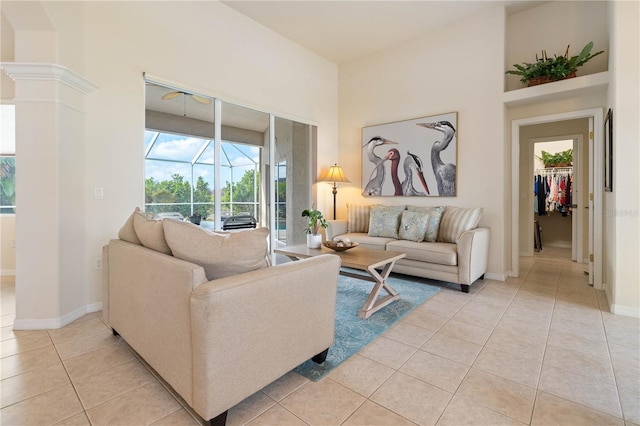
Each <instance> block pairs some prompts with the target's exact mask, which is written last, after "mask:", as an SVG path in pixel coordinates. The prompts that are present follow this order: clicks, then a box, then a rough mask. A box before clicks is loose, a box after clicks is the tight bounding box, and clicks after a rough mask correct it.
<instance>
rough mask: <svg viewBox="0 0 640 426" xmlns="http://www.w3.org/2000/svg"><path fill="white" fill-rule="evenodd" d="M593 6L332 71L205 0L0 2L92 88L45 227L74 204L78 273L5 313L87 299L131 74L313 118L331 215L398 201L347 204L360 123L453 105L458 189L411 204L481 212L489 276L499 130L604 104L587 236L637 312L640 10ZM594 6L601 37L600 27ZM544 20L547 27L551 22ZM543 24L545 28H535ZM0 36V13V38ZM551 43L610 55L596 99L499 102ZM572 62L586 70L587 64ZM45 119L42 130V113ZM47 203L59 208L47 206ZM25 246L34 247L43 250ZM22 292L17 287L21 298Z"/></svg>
mask: <svg viewBox="0 0 640 426" xmlns="http://www.w3.org/2000/svg"><path fill="white" fill-rule="evenodd" d="M602 4H603V3H602V2H550V3H545V4H544V5H542V6H539V7H537V8H535V9H532V10H530V11H527V12H523V13H522V14H518V15H514V16H513V17H510V18H509V19H508V20H507V19H506V17H505V15H504V13H503V10H502V9H495V10H493V11H490V12H485V13H482V14H481V15H478V16H475V17H471V18H468V19H465V20H464V21H462V22H459V23H456V24H453V25H451V26H449V27H445V28H441V29H439V30H438V31H437V32H435V33H433V34H428V35H425V36H424V37H421V38H419V39H416V40H414V41H413V42H409V43H406V44H404V45H402V46H398V47H396V48H394V49H392V50H389V51H386V52H382V53H379V54H375V55H372V56H370V57H368V58H364V59H361V60H358V61H355V62H352V63H347V64H344V65H341V66H340V67H339V71H340V72H339V74H338V67H337V66H336V65H335V64H332V63H330V62H328V61H326V60H324V59H321V58H319V57H318V56H316V55H314V54H312V53H310V52H308V51H306V50H304V49H302V48H300V47H299V46H298V45H295V44H294V43H291V42H289V41H287V40H285V39H283V38H282V37H281V36H279V35H277V34H274V33H273V32H271V31H269V30H267V29H265V28H263V27H260V26H259V25H256V24H255V22H253V21H251V20H250V19H248V18H246V17H243V16H241V15H239V14H237V13H235V12H234V11H232V10H230V9H229V8H227V7H226V6H224V5H223V4H220V3H217V2H188V3H186V2H183V3H177V2H153V3H151V2H87V3H82V4H81V3H79V2H66V3H58V2H43V3H39V2H16V3H13V2H7V1H3V2H2V3H0V7H1V8H2V11H3V14H4V13H5V11H10V10H11V9H12V8H13V9H14V12H15V9H16V8H19V7H27V6H28V8H29V13H14V14H13V16H14V19H11V18H10V19H8V20H9V22H10V24H11V26H14V27H15V26H16V24H17V23H20V26H19V27H18V28H15V30H16V33H15V34H14V35H15V36H16V37H15V40H16V44H18V45H20V49H17V50H16V53H15V58H16V60H27V58H34V57H35V58H36V59H35V60H44V59H42V58H47V59H46V61H51V62H57V63H60V64H61V65H65V66H68V67H70V68H72V69H73V70H74V71H77V72H79V73H80V74H81V75H83V76H85V77H86V78H87V79H88V80H89V81H91V82H92V83H94V84H96V85H97V86H98V90H97V91H96V92H94V93H92V94H89V95H86V97H85V99H84V100H83V102H82V104H83V106H82V108H83V111H82V115H83V119H82V120H81V122H80V124H79V126H80V128H82V129H83V131H82V132H83V133H82V134H83V137H82V142H83V146H84V148H83V153H82V158H83V159H84V163H82V164H72V165H70V166H69V165H68V164H67V163H64V166H65V167H67V166H69V167H71V169H70V172H71V173H73V174H75V175H77V176H78V177H79V179H80V183H81V189H80V194H81V195H79V196H77V195H76V196H74V195H73V194H69V195H68V196H69V197H71V199H70V200H71V202H70V203H66V204H62V205H58V204H56V203H54V204H53V209H54V211H53V214H54V219H55V220H54V223H53V226H54V229H55V230H56V232H63V231H64V230H65V229H67V228H66V227H70V228H72V229H75V230H78V229H79V226H80V225H79V224H78V223H75V224H74V222H73V221H69V222H65V223H64V226H61V225H62V223H61V221H63V220H64V219H62V218H64V217H66V216H65V215H68V217H76V214H77V213H76V211H74V210H73V209H78V208H79V209H80V210H79V214H80V215H81V217H82V220H81V221H80V223H81V226H82V229H80V230H79V231H78V232H80V235H79V236H77V237H76V238H79V240H80V241H81V247H80V250H81V252H82V255H81V256H79V258H78V259H75V260H74V259H73V258H72V256H69V258H68V259H67V261H66V263H60V264H61V265H62V267H63V268H64V269H69V268H75V269H78V270H80V275H79V276H78V277H71V278H69V279H70V280H71V282H65V281H64V280H66V279H67V278H64V279H63V278H59V279H58V281H59V282H60V284H61V285H62V286H64V287H65V288H68V289H69V291H63V290H59V291H57V293H56V294H54V296H55V297H54V298H50V297H49V296H48V295H43V294H39V295H38V294H36V295H33V294H29V295H28V297H29V298H27V299H21V298H20V297H19V298H18V299H19V303H21V300H22V303H24V306H23V307H22V308H23V310H22V311H19V313H18V315H22V316H23V317H24V318H43V317H44V318H51V317H60V316H62V315H64V314H65V312H62V311H60V310H58V308H59V307H60V306H61V305H62V303H59V304H58V305H56V306H53V305H55V302H54V303H52V302H51V300H58V299H59V298H60V297H63V296H64V298H65V300H72V302H71V305H72V306H66V307H65V309H67V310H68V309H71V310H73V309H74V304H77V303H78V301H77V299H74V298H73V297H72V296H69V297H67V295H68V293H73V294H78V295H79V297H80V300H81V301H82V302H81V303H84V304H87V305H89V304H92V303H97V302H99V301H100V299H101V298H100V277H99V271H95V270H94V269H93V262H94V259H95V258H96V257H97V256H99V253H100V247H101V246H102V244H104V243H105V242H106V241H107V240H108V239H109V238H111V237H113V236H114V235H115V234H116V233H117V230H118V228H119V227H120V225H121V224H122V222H123V221H124V219H125V218H126V217H127V216H128V214H129V213H130V211H131V210H132V209H133V207H134V206H136V205H140V204H142V201H143V188H142V182H143V176H144V174H143V168H142V137H143V136H142V131H143V123H144V98H143V93H144V90H143V82H142V73H143V72H145V71H146V72H148V73H151V74H153V75H154V76H158V77H161V78H163V79H166V80H168V81H171V82H174V83H175V84H178V85H181V86H183V87H185V88H186V89H192V90H195V91H198V92H201V93H203V94H207V95H212V96H219V97H221V98H223V99H224V100H228V101H231V102H236V103H238V104H241V105H245V106H250V107H257V108H258V109H265V110H268V111H272V112H275V113H277V114H279V115H281V116H285V117H288V118H293V119H298V120H299V121H307V122H308V121H311V122H312V123H313V124H317V125H318V154H319V159H318V168H319V169H320V168H322V167H325V166H326V165H327V164H333V163H334V162H338V163H340V164H341V165H342V166H343V167H344V169H345V172H346V174H347V176H348V177H349V179H351V181H352V182H353V184H351V185H346V184H345V185H342V184H341V185H340V188H339V193H338V216H339V217H345V213H346V209H345V203H346V202H347V201H354V202H365V201H366V202H381V201H384V202H389V203H401V202H402V203H404V199H391V198H387V199H384V200H381V199H366V200H365V199H363V198H362V197H361V195H360V188H359V184H358V182H359V179H360V164H361V151H360V149H361V134H360V131H361V128H362V127H363V126H368V125H372V124H380V123H387V122H391V121H398V120H405V119H410V118H417V117H423V116H427V115H433V114H440V113H445V112H451V111H457V112H458V122H459V135H458V136H459V139H458V140H459V142H458V143H459V145H458V167H459V173H460V174H459V181H458V182H459V195H458V197H456V198H447V199H436V198H427V199H420V200H415V204H423V205H439V204H444V203H446V204H455V205H461V206H484V207H485V212H484V215H483V218H482V221H481V224H482V225H485V226H489V227H490V228H491V229H492V241H491V257H490V264H489V271H490V273H492V274H495V276H497V277H499V276H501V275H505V274H507V273H508V267H507V265H510V264H511V259H510V250H511V234H510V232H511V231H510V229H511V223H510V209H511V200H510V194H511V188H510V186H509V184H508V183H507V184H504V182H505V181H508V179H509V178H510V143H511V141H510V137H508V136H505V134H507V135H508V134H509V129H510V123H511V121H512V120H514V119H518V118H523V117H535V116H542V115H548V114H554V113H560V112H567V111H576V110H585V109H590V108H602V107H609V106H610V107H612V108H613V109H614V111H615V114H616V115H615V123H616V124H615V126H616V127H615V131H616V136H615V141H616V146H615V151H616V153H618V154H617V155H616V157H615V161H616V166H615V170H616V171H615V173H616V174H615V176H614V185H615V192H614V193H607V194H605V203H606V205H605V209H606V215H607V218H608V219H607V221H606V223H605V240H604V241H602V242H601V243H602V244H603V246H604V250H605V281H606V282H607V284H608V297H609V300H610V302H611V304H612V306H613V308H614V311H616V312H619V313H624V314H627V315H634V316H638V315H639V312H640V296H639V289H640V284H639V282H638V276H640V273H639V272H640V271H639V266H638V265H639V264H638V262H637V259H638V258H640V253H639V245H638V244H637V241H640V226H639V224H638V222H639V220H638V205H639V196H640V190H639V188H638V186H639V185H640V184H639V183H638V182H640V178H639V176H638V167H637V165H638V163H639V157H640V156H639V154H638V144H637V143H634V142H637V141H638V140H640V131H639V130H638V120H637V117H638V115H639V114H640V108H639V107H638V99H639V98H640V96H639V93H640V92H639V89H638V75H640V69H639V66H638V64H639V63H640V61H639V59H638V51H639V49H638V40H640V37H639V35H638V16H639V12H638V5H639V4H638V2H606V7H605V8H604V9H602ZM34 8H35V10H36V13H33V9H34ZM566 8H569V10H565V9H566ZM561 9H562V11H563V12H562V13H560V11H561ZM607 13H608V15H609V23H608V28H610V30H607V29H606V28H607V21H606V19H605V17H606V16H607ZM7 16H8V15H7ZM3 19H4V17H3ZM556 19H557V20H558V23H557V25H549V22H552V21H553V20H556ZM542 21H544V22H545V23H546V24H545V25H544V26H542V25H539V22H542ZM168 22H170V23H171V24H167V23H168ZM114 23H117V25H114ZM505 25H506V28H508V30H505ZM5 28H7V26H6V25H5V21H4V20H3V33H2V39H3V43H4V42H5V33H4V31H5ZM185 28H189V29H190V30H189V31H186V30H185ZM549 28H553V31H550V30H549ZM607 36H610V38H611V40H610V44H609V43H608V42H607ZM557 39H561V40H563V42H562V43H563V45H564V43H565V40H566V42H567V44H569V43H570V44H571V45H572V46H573V47H576V48H577V47H578V46H582V45H584V44H585V43H586V42H587V41H589V40H591V39H593V41H594V42H595V43H596V49H598V50H599V49H601V48H602V49H605V50H608V53H607V55H606V56H605V55H601V56H600V57H598V58H596V59H595V60H594V61H593V63H592V64H591V63H590V64H588V65H589V66H590V67H591V66H592V67H593V69H592V71H594V72H595V71H601V70H604V69H607V67H606V65H605V66H603V64H602V63H599V61H600V60H603V61H605V63H606V61H607V59H608V60H609V67H608V69H610V70H611V71H610V78H611V84H610V86H609V89H608V91H607V88H602V89H600V90H595V91H592V92H590V93H588V94H584V95H581V96H579V97H575V98H567V99H563V100H554V101H549V102H544V103H537V104H533V105H525V106H519V107H513V108H508V109H505V108H504V107H503V104H502V92H503V88H504V87H509V85H508V79H506V78H505V77H504V71H505V69H507V68H508V67H509V66H510V64H512V63H518V62H521V61H523V60H530V59H531V55H532V54H535V52H536V51H538V50H539V49H540V47H541V46H540V45H539V44H544V48H546V49H547V50H548V51H550V50H552V49H553V48H554V47H553V45H555V41H556V40H557ZM539 40H549V43H539ZM552 42H553V43H552ZM185 46H188V48H185ZM563 48H564V46H563ZM3 54H4V49H3ZM607 56H608V58H607ZM3 60H5V58H4V56H3ZM505 60H506V64H505ZM470 64H471V65H472V67H473V71H472V72H471V71H469V67H470ZM584 68H585V69H584V72H585V73H586V72H587V71H589V70H588V69H587V67H584ZM509 77H512V76H509ZM338 79H339V80H338ZM5 82H6V78H4V77H3V81H2V83H3V87H2V89H3V92H2V96H3V97H5V96H9V97H11V95H10V94H9V91H5V86H4V84H5ZM516 82H517V79H516ZM338 89H339V90H338ZM3 101H5V99H3ZM338 111H339V116H338ZM35 114H36V115H35V116H33V117H28V118H27V122H28V123H30V122H33V120H34V119H35V120H37V119H40V118H41V115H38V114H47V113H46V112H43V113H37V112H35ZM338 118H339V120H338ZM29 120H30V121H29ZM338 122H339V125H340V126H339V128H338ZM47 125H48V126H51V127H53V128H55V120H54V123H47ZM72 127H73V126H72ZM29 142H31V143H33V144H35V148H38V147H39V145H38V144H46V143H48V142H49V140H46V139H45V140H31V139H29ZM18 143H20V142H18ZM338 144H339V147H338ZM40 152H46V149H45V150H43V151H40ZM39 161H40V162H41V163H37V164H35V166H34V170H36V169H37V170H39V171H37V172H36V173H37V174H36V175H35V176H34V177H35V178H36V179H43V178H46V179H51V176H50V175H48V174H47V172H48V171H49V164H50V163H51V162H54V163H55V162H56V160H55V157H51V158H44V159H41V160H39ZM39 166H40V167H39ZM54 169H55V168H54ZM55 172H56V173H61V171H60V170H55ZM94 187H102V188H104V194H105V198H104V199H103V200H94V199H93V188H94ZM317 187H318V190H319V201H318V206H319V207H320V208H321V209H325V210H328V209H330V208H331V205H332V204H331V203H332V196H331V189H330V186H329V185H326V184H320V185H317ZM40 201H42V200H40ZM54 201H56V202H57V201H59V199H58V198H55V197H54ZM411 202H412V203H413V202H414V199H411ZM18 219H19V218H18ZM47 225H48V224H47ZM622 236H624V238H623V237H622ZM627 237H629V238H627ZM18 238H19V240H18V246H19V247H22V246H24V249H25V253H27V252H29V250H34V249H35V247H34V244H35V242H30V241H29V240H27V239H21V238H22V237H20V236H18ZM38 243H41V242H40V241H39V242H38ZM58 244H60V245H61V246H62V247H63V248H64V246H65V245H67V244H68V243H65V242H63V241H61V240H60V238H59V236H58V237H56V236H54V238H53V240H52V241H46V247H45V248H46V249H47V250H53V251H54V252H57V251H58V250H59V247H60V245H58ZM39 246H40V247H38V249H39V248H41V247H42V244H39ZM69 253H72V251H71V250H69ZM19 259H20V258H19ZM24 259H25V261H24V263H22V261H19V270H18V273H19V272H20V268H25V269H24V270H27V269H28V268H32V269H33V268H35V267H38V268H41V266H40V265H34V264H30V263H29V257H28V256H25V257H24ZM18 285H19V286H20V276H18ZM30 290H31V289H27V293H33V291H30ZM63 293H64V294H63ZM65 303H67V302H65ZM30 315H33V316H30Z"/></svg>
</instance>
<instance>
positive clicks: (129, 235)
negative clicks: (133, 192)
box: [118, 207, 142, 246]
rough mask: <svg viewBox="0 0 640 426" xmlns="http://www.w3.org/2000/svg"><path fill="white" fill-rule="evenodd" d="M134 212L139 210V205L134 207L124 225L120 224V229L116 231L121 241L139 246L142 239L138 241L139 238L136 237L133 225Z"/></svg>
mask: <svg viewBox="0 0 640 426" xmlns="http://www.w3.org/2000/svg"><path fill="white" fill-rule="evenodd" d="M136 212H140V207H136V209H135V210H134V211H133V213H131V215H130V216H129V218H128V219H127V221H126V222H125V223H124V225H122V228H120V231H118V238H120V239H121V240H123V241H127V242H129V243H132V244H137V245H139V246H141V245H142V241H140V238H138V235H137V234H136V230H135V228H134V227H133V216H134V215H135V214H136Z"/></svg>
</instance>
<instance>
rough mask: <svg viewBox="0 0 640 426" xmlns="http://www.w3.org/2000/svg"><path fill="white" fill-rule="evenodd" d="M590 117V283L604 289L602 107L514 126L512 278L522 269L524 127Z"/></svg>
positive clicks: (512, 148) (512, 161) (532, 118)
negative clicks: (520, 203) (521, 219)
mask: <svg viewBox="0 0 640 426" xmlns="http://www.w3.org/2000/svg"><path fill="white" fill-rule="evenodd" d="M579 118H588V119H590V121H593V135H592V136H591V135H590V137H589V141H588V143H589V152H590V153H592V154H593V155H591V156H590V158H589V189H590V191H591V193H592V194H593V197H592V198H591V197H590V201H589V208H590V209H591V210H590V211H591V212H593V213H592V214H593V229H590V232H589V234H590V235H589V239H590V241H593V242H595V243H594V244H590V248H592V249H593V251H592V253H591V254H593V262H590V265H589V266H590V267H589V269H590V271H593V273H592V274H590V277H589V282H590V283H591V284H593V285H594V288H595V289H596V290H603V289H604V286H603V283H602V218H603V208H602V207H603V205H602V200H603V188H604V187H603V183H604V182H603V156H604V147H603V142H602V141H603V125H604V121H603V119H604V113H603V110H602V108H593V109H588V110H581V111H571V112H566V113H560V114H551V115H544V116H537V117H529V118H522V119H518V120H513V121H512V123H511V200H512V208H511V274H510V275H511V276H514V277H517V276H518V273H519V269H520V260H519V256H520V229H519V228H520V220H519V218H520V205H519V201H518V200H519V199H520V176H519V173H520V127H523V126H530V125H535V124H544V123H553V122H557V121H566V120H574V119H579Z"/></svg>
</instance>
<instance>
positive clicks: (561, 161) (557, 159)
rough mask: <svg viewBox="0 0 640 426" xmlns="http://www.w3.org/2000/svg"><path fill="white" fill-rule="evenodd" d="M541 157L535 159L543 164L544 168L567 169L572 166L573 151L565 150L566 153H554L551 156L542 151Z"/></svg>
mask: <svg viewBox="0 0 640 426" xmlns="http://www.w3.org/2000/svg"><path fill="white" fill-rule="evenodd" d="M540 154H541V156H540V157H538V156H537V155H536V158H537V159H538V160H540V161H542V162H543V163H544V166H545V167H567V166H571V165H573V149H567V150H566V151H561V152H556V153H555V154H551V153H549V152H547V151H544V150H543V151H542V152H541V153H540Z"/></svg>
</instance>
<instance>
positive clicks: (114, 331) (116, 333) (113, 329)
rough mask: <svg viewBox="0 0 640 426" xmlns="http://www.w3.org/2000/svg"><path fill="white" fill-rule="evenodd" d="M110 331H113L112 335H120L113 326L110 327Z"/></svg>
mask: <svg viewBox="0 0 640 426" xmlns="http://www.w3.org/2000/svg"><path fill="white" fill-rule="evenodd" d="M111 333H113V335H114V336H119V335H120V333H118V332H117V331H116V329H115V328H112V329H111Z"/></svg>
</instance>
